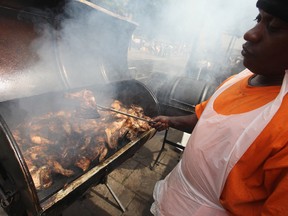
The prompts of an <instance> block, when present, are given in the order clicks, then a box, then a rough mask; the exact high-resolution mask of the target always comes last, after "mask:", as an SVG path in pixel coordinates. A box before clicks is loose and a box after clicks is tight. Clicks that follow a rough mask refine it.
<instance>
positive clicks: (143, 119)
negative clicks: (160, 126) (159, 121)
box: [97, 104, 155, 123]
mask: <svg viewBox="0 0 288 216" xmlns="http://www.w3.org/2000/svg"><path fill="white" fill-rule="evenodd" d="M97 107H98V108H100V109H102V110H107V111H111V112H116V113H119V114H122V115H126V116H129V117H131V118H135V119H138V120H141V121H145V122H148V123H155V122H153V121H150V120H148V119H145V118H141V117H138V116H134V115H131V114H129V113H125V112H121V111H119V110H116V109H113V108H108V107H104V106H102V105H98V104H97Z"/></svg>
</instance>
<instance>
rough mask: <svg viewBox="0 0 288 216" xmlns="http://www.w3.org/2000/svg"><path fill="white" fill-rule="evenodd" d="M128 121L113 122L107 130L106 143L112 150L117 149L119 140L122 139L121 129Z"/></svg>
mask: <svg viewBox="0 0 288 216" xmlns="http://www.w3.org/2000/svg"><path fill="white" fill-rule="evenodd" d="M125 122H126V119H120V120H118V121H115V122H112V123H111V124H110V125H109V126H108V127H107V128H106V129H105V134H106V142H107V144H108V146H109V147H110V148H111V149H115V148H116V147H117V145H118V139H119V137H120V129H121V128H123V126H124V124H125Z"/></svg>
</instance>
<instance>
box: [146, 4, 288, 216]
mask: <svg viewBox="0 0 288 216" xmlns="http://www.w3.org/2000/svg"><path fill="white" fill-rule="evenodd" d="M256 6H257V7H258V9H259V14H258V16H257V18H256V22H257V23H256V25H255V26H254V27H253V28H252V29H250V30H249V31H248V32H246V33H245V35H244V39H245V40H246V42H245V43H244V45H243V50H242V55H243V57H244V60H243V64H244V66H245V67H246V68H247V69H245V70H244V71H242V72H240V73H239V74H237V75H234V76H232V77H230V78H229V79H227V80H226V81H225V82H224V83H223V84H222V85H221V86H220V87H219V88H218V89H217V90H216V91H215V93H214V94H213V95H212V96H211V97H210V98H209V100H207V101H205V102H203V103H201V104H199V105H197V106H196V109H195V114H193V115H189V116H178V117H173V116H172V117H168V116H158V117H155V118H154V119H153V121H155V122H156V123H154V124H152V127H154V128H156V129H157V130H158V131H161V130H165V129H167V128H168V127H173V128H176V129H180V130H182V131H186V132H190V133H191V132H192V134H191V136H190V139H189V141H188V143H187V146H186V148H185V151H184V153H183V157H182V159H181V160H180V162H179V163H178V165H177V166H176V167H175V168H174V169H173V170H172V172H171V173H170V174H169V175H168V176H167V177H166V178H165V179H164V180H161V181H158V182H157V183H156V185H155V188H154V193H153V197H154V200H155V201H154V203H153V204H152V206H151V212H152V213H153V214H154V215H164V216H172V215H173V216H192V215H201V216H210V215H211V216H212V215H213V216H216V215H218V216H221V215H243V216H250V215H253V216H254V215H261V216H264V215H265V216H268V215H269V216H273V215H275V216H283V215H288V205H287V203H288V192H287V191H288V123H287V122H288V96H287V91H288V70H287V69H288V1H287V0H258V1H257V3H256Z"/></svg>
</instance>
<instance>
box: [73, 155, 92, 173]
mask: <svg viewBox="0 0 288 216" xmlns="http://www.w3.org/2000/svg"><path fill="white" fill-rule="evenodd" d="M90 164H91V161H90V160H89V159H88V158H87V157H85V156H81V157H80V158H79V159H78V160H77V161H76V162H75V166H77V167H79V168H80V169H82V170H83V172H85V171H86V170H87V169H88V168H89V166H90Z"/></svg>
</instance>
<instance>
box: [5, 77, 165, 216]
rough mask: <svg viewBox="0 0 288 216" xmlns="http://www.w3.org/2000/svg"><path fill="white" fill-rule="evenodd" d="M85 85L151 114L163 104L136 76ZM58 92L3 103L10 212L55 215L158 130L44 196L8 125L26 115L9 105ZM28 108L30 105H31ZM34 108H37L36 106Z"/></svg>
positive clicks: (127, 145) (6, 174) (8, 208)
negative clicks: (108, 82)
mask: <svg viewBox="0 0 288 216" xmlns="http://www.w3.org/2000/svg"><path fill="white" fill-rule="evenodd" d="M85 89H93V92H94V93H96V92H98V95H102V94H103V91H104V95H107V94H108V95H109V93H110V96H111V97H110V98H109V100H114V99H119V100H120V101H123V102H124V104H126V105H128V104H136V105H140V106H142V107H143V108H144V111H145V110H147V109H149V111H148V113H145V114H147V115H149V116H151V117H153V116H156V115H158V114H159V109H160V108H159V106H158V102H157V99H156V97H155V96H154V95H153V94H152V93H151V92H150V90H149V89H147V88H146V86H145V85H144V84H142V83H141V82H138V81H136V80H126V81H119V82H115V83H110V84H106V85H104V86H97V87H94V86H93V87H91V86H90V88H85ZM99 89H102V91H101V92H100V90H99ZM115 89H120V91H118V92H115ZM77 90H79V89H77ZM69 91H71V90H69ZM69 91H68V92H69ZM72 91H75V89H74V90H72ZM65 92H67V91H65ZM58 94H63V92H59V93H55V92H52V93H51V92H50V93H45V94H41V95H38V96H30V97H27V98H20V99H14V100H10V101H4V102H1V103H0V113H1V115H0V147H1V149H3V150H4V151H1V152H0V168H1V169H0V179H5V176H9V179H7V178H6V179H7V184H5V187H6V188H11V189H12V190H13V193H9V192H8V191H5V192H6V194H11V196H10V198H13V201H12V203H11V205H9V206H7V207H6V208H4V210H5V211H6V212H7V213H8V214H9V215H14V214H15V213H16V215H18V214H19V215H21V214H22V213H23V212H26V211H27V212H29V213H30V214H32V215H55V214H59V213H61V212H62V211H63V210H64V209H65V208H66V207H67V206H69V205H70V204H72V202H74V201H75V200H76V199H78V198H80V197H81V196H82V195H83V194H84V193H85V192H86V191H87V190H88V189H89V188H91V187H92V186H94V185H97V184H99V183H100V182H101V181H102V180H103V179H104V178H105V177H106V176H107V175H108V174H109V173H111V172H112V171H113V170H114V169H116V168H117V167H118V166H120V165H121V164H122V163H123V162H124V161H126V160H127V159H129V158H130V157H132V156H133V155H134V153H135V152H136V151H137V150H139V148H141V146H142V145H144V144H145V143H146V142H147V141H148V140H149V139H151V138H152V137H153V136H154V135H155V133H156V130H155V129H152V128H151V129H150V130H149V131H146V132H144V133H143V134H141V135H140V136H139V137H137V139H136V140H134V141H131V142H128V143H127V144H125V145H124V146H123V147H121V148H120V149H119V150H117V151H116V152H115V153H114V154H112V155H111V156H110V157H109V158H107V159H105V160H104V161H103V162H101V163H100V164H98V165H96V166H94V167H93V168H91V169H89V171H87V172H85V173H82V174H81V175H80V176H78V177H77V178H76V179H73V180H71V182H70V183H68V184H67V185H65V186H64V187H61V188H60V190H57V191H53V192H51V193H48V194H49V195H48V196H47V197H44V198H43V196H41V195H39V193H41V192H37V190H36V189H35V186H34V183H33V180H32V177H31V175H30V173H29V170H28V167H27V165H26V163H25V160H24V157H23V155H22V153H21V150H20V148H19V146H18V144H17V142H16V141H15V139H14V138H13V135H12V133H11V129H13V128H11V127H9V126H10V125H12V127H13V125H14V126H15V125H17V124H18V123H19V122H17V121H20V122H21V120H23V119H25V117H19V116H21V114H17V110H18V108H14V109H15V110H16V111H15V110H11V109H9V107H10V108H11V104H13V106H15V104H17V102H19V101H22V102H23V101H29V104H30V102H31V100H32V101H39V98H42V97H44V98H45V96H46V97H52V96H53V95H56V96H57V95H58ZM139 94H141V100H138V99H139ZM133 95H134V96H133ZM52 98H53V97H52ZM96 99H97V94H96ZM43 101H45V99H43ZM39 103H40V102H39ZM21 104H23V103H21ZM32 106H33V105H32ZM41 106H42V105H41V104H39V107H41ZM152 107H153V108H152ZM26 108H27V107H26ZM26 108H25V109H26ZM25 109H23V110H22V111H23V113H25ZM27 109H29V107H28V108H27ZM35 109H37V107H36V108H35ZM48 109H49V108H48ZM19 110H20V109H19ZM32 112H33V111H32ZM15 115H16V117H19V118H16V122H15V120H10V121H9V118H10V117H11V116H15ZM11 168H12V169H11ZM3 176H4V177H3ZM1 183H3V181H2V182H1V181H0V188H3V187H4V185H3V184H2V185H1ZM7 185H8V187H7ZM16 207H17V208H16ZM16 209H17V212H16Z"/></svg>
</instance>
